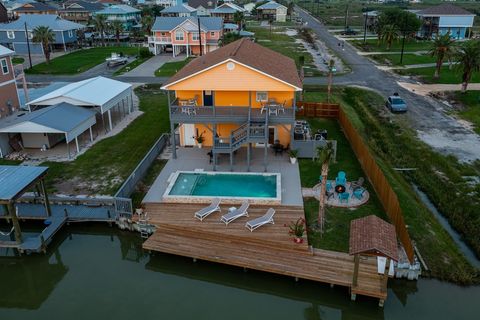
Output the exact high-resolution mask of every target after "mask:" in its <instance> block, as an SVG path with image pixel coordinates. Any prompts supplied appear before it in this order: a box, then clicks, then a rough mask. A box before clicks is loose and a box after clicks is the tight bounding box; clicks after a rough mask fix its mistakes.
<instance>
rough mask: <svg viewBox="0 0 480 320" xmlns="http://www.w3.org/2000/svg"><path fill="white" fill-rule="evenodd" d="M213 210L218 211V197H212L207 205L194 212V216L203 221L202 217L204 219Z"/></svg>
mask: <svg viewBox="0 0 480 320" xmlns="http://www.w3.org/2000/svg"><path fill="white" fill-rule="evenodd" d="M215 211H218V212H220V199H218V198H215V199H213V200H212V203H211V204H210V205H209V206H208V207H205V208H203V209H200V210H198V211H197V212H195V218H197V219H199V220H200V221H203V219H205V218H206V217H208V216H209V215H210V214H211V213H214V212H215Z"/></svg>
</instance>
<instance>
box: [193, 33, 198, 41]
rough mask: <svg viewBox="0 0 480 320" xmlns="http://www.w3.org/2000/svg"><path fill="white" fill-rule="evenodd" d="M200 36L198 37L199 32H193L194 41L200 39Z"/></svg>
mask: <svg viewBox="0 0 480 320" xmlns="http://www.w3.org/2000/svg"><path fill="white" fill-rule="evenodd" d="M198 38H199V37H198V32H194V33H193V34H192V40H193V41H198Z"/></svg>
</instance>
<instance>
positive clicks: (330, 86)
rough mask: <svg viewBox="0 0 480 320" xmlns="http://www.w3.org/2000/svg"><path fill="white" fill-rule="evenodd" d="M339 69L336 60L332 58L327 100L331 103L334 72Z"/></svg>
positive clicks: (329, 67)
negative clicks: (336, 66)
mask: <svg viewBox="0 0 480 320" xmlns="http://www.w3.org/2000/svg"><path fill="white" fill-rule="evenodd" d="M335 71H337V69H336V68H335V60H333V59H330V62H329V63H328V87H327V93H328V94H327V102H328V103H330V94H331V92H332V83H333V73H334V72H335Z"/></svg>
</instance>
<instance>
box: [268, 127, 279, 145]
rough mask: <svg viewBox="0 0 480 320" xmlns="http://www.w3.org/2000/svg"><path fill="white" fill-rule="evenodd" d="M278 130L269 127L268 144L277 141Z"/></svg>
mask: <svg viewBox="0 0 480 320" xmlns="http://www.w3.org/2000/svg"><path fill="white" fill-rule="evenodd" d="M276 129H277V128H275V127H268V144H269V145H270V144H274V143H275V140H276V138H277V137H276V136H277V135H276V133H277V132H276V131H277V130H276Z"/></svg>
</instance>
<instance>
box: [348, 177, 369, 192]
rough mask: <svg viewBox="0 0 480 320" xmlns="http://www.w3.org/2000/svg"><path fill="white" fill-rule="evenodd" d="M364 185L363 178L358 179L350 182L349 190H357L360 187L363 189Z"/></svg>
mask: <svg viewBox="0 0 480 320" xmlns="http://www.w3.org/2000/svg"><path fill="white" fill-rule="evenodd" d="M364 183H365V178H363V177H360V178H358V180H357V181H352V182H350V190H355V189H357V188H361V187H363V184H364Z"/></svg>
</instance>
